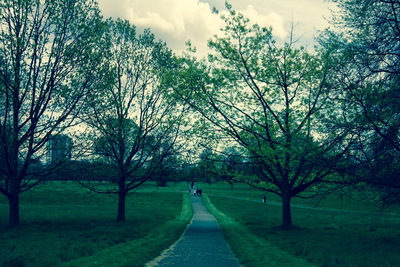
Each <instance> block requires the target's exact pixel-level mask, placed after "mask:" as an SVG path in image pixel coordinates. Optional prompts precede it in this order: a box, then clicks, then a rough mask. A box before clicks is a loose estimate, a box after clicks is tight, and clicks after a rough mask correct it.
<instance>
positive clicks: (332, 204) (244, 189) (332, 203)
mask: <svg viewBox="0 0 400 267" xmlns="http://www.w3.org/2000/svg"><path fill="white" fill-rule="evenodd" d="M200 187H201V188H202V189H203V191H204V192H205V193H208V194H210V195H220V196H229V197H237V198H243V199H247V200H258V201H261V200H262V198H263V195H264V194H265V192H264V191H261V190H257V189H255V188H252V187H250V186H248V185H246V184H240V183H236V184H234V185H233V189H231V185H230V184H228V183H216V184H211V185H210V184H205V183H201V184H200ZM266 196H267V201H274V202H281V199H280V197H279V196H277V195H275V194H272V193H266ZM292 204H295V205H305V206H310V207H323V208H336V209H346V210H357V211H368V212H378V213H379V212H381V211H382V205H381V203H380V202H379V201H378V200H377V195H376V194H374V193H373V192H369V193H368V194H366V192H357V191H352V192H347V193H346V194H339V193H334V194H328V195H323V196H319V197H317V198H314V199H302V198H293V199H292ZM385 211H387V212H396V213H400V206H399V205H397V206H390V207H388V208H387V209H386V210H385Z"/></svg>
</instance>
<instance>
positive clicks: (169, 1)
mask: <svg viewBox="0 0 400 267" xmlns="http://www.w3.org/2000/svg"><path fill="white" fill-rule="evenodd" d="M108 2H110V1H109V0H101V1H99V6H100V9H101V10H102V11H103V14H104V15H105V16H106V17H108V16H112V17H121V18H123V19H128V20H129V21H131V22H132V23H133V24H135V25H136V26H137V27H138V28H142V29H143V28H150V29H151V30H152V32H154V33H155V34H156V35H157V37H158V38H160V39H162V40H164V41H166V42H167V44H168V46H169V47H171V48H172V49H174V50H175V51H177V52H180V51H183V50H184V49H185V42H186V41H187V40H191V41H192V44H193V45H194V46H196V47H197V48H198V50H199V52H200V53H202V54H204V53H205V51H206V49H207V40H208V39H209V38H210V37H211V36H212V35H213V34H215V33H216V32H217V31H218V29H219V28H220V25H221V21H220V19H219V16H218V15H215V14H213V13H212V12H211V8H210V6H209V4H208V3H201V2H198V0H147V1H135V0H117V1H113V4H112V5H110V3H108ZM116 7H118V8H119V11H118V9H117V8H116Z"/></svg>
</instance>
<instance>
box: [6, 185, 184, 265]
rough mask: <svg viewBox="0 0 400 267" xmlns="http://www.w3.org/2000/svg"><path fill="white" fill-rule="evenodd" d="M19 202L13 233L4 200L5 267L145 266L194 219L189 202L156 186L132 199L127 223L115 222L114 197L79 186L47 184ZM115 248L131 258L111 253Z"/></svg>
mask: <svg viewBox="0 0 400 267" xmlns="http://www.w3.org/2000/svg"><path fill="white" fill-rule="evenodd" d="M182 200H184V203H182ZM20 202H21V206H20V207H21V225H20V226H18V227H16V228H13V229H9V228H7V222H8V204H7V199H6V198H5V197H3V196H1V197H0V266H41V267H44V266H55V265H57V264H61V263H66V262H67V263H68V262H69V263H70V264H69V266H92V265H93V266H94V265H96V264H99V263H96V264H95V263H93V259H91V258H90V257H91V256H94V258H96V259H102V260H104V262H115V263H119V265H121V266H123V265H126V266H141V265H143V264H144V263H145V262H147V261H149V260H151V259H152V258H153V257H155V256H157V255H158V254H159V253H160V251H162V250H163V249H165V248H167V247H168V246H169V245H170V244H171V243H173V242H174V240H176V239H177V238H178V237H179V236H180V234H181V233H182V231H183V230H184V228H185V227H186V224H187V223H188V222H189V220H190V217H191V209H190V202H189V201H188V198H187V196H185V195H183V194H182V193H176V192H166V191H165V190H164V191H162V190H161V191H160V190H157V188H156V187H151V186H147V190H144V191H139V192H134V193H132V194H130V195H129V196H128V197H127V206H126V211H127V212H126V218H127V220H126V221H125V222H116V221H115V217H116V212H117V198H116V197H115V196H111V195H101V194H96V193H93V192H90V191H88V190H85V189H82V188H80V186H79V185H77V184H74V183H67V182H64V183H62V182H49V183H45V184H43V185H40V186H38V187H36V188H34V189H32V190H31V191H28V192H25V193H23V194H22V195H21V201H20ZM182 204H184V209H182V207H183V205H182ZM164 232H165V234H164ZM160 233H162V234H160ZM136 241H137V242H136ZM136 243H137V244H136ZM125 244H126V245H125ZM124 246H125V247H124ZM112 248H117V251H118V253H120V254H121V251H124V249H125V251H126V253H125V254H126V255H120V254H118V255H117V254H115V253H109V251H107V250H110V249H112ZM103 251H104V253H102V252H103ZM113 254H115V255H113ZM124 258H126V260H124ZM79 259H87V260H80V261H79ZM73 260H75V261H73ZM77 260H78V261H77ZM106 265H107V264H106ZM106 265H105V266H106Z"/></svg>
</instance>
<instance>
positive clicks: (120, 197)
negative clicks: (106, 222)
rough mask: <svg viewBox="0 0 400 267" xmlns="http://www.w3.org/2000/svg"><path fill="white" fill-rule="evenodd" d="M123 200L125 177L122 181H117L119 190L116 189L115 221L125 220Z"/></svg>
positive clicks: (124, 198)
mask: <svg viewBox="0 0 400 267" xmlns="http://www.w3.org/2000/svg"><path fill="white" fill-rule="evenodd" d="M125 200H126V190H125V179H123V182H122V181H120V183H119V191H118V215H117V221H119V222H121V221H125Z"/></svg>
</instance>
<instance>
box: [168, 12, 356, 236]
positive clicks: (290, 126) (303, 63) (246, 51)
mask: <svg viewBox="0 0 400 267" xmlns="http://www.w3.org/2000/svg"><path fill="white" fill-rule="evenodd" d="M227 8H228V11H229V14H228V15H226V16H222V18H223V20H224V21H225V28H224V29H223V33H222V37H218V36H215V37H214V38H213V39H212V40H210V41H209V46H210V48H212V49H213V51H214V53H213V54H211V55H210V56H209V62H208V63H209V64H208V63H207V62H203V61H197V60H196V59H195V58H193V57H191V56H190V55H187V56H186V57H183V58H181V59H180V61H179V62H178V64H180V69H179V77H177V80H178V82H177V85H176V86H175V93H176V95H177V96H178V97H179V98H181V99H182V100H183V101H185V103H187V104H189V105H190V106H191V107H192V108H193V109H194V110H196V111H197V112H198V113H199V114H201V115H202V116H203V118H205V119H206V120H208V122H209V123H210V124H212V125H213V127H214V129H216V131H215V132H216V133H217V135H221V133H222V134H224V135H225V137H226V136H227V137H229V138H230V140H233V141H235V142H236V144H238V145H240V146H241V147H242V148H243V149H244V150H245V151H246V154H247V157H249V158H250V159H251V162H252V163H255V164H256V166H257V167H258V168H259V174H261V175H260V179H261V180H262V181H264V183H263V184H256V183H255V182H253V179H248V177H239V178H236V180H238V181H241V182H246V183H249V184H251V185H252V186H254V187H258V188H262V189H263V190H265V191H268V192H272V193H275V194H277V195H279V196H281V197H282V200H283V203H284V208H283V216H282V217H283V222H282V224H283V226H284V227H286V228H290V226H291V216H290V200H291V198H292V197H295V196H300V194H301V193H302V192H304V190H305V189H307V188H308V187H310V186H312V185H315V184H319V183H321V182H323V181H324V179H325V178H326V177H328V176H329V175H330V174H331V173H333V168H334V166H335V164H336V162H337V161H338V160H339V159H340V158H341V156H342V154H343V150H344V149H345V147H346V143H349V142H350V140H351V138H350V140H349V139H347V140H345V136H347V132H346V131H342V132H335V133H332V132H330V131H328V129H327V128H326V127H325V124H326V120H327V119H329V118H328V114H330V113H331V110H333V108H334V105H333V102H332V101H330V97H331V93H332V87H331V85H330V84H329V83H328V82H327V79H328V74H329V72H328V70H329V69H330V68H331V65H330V64H331V61H330V60H329V59H330V58H329V54H327V53H325V54H324V53H315V54H310V53H308V52H307V51H306V50H305V49H304V48H303V47H299V48H296V45H295V40H294V39H293V35H292V34H293V32H291V35H290V38H289V40H288V41H287V42H285V43H283V44H279V43H278V42H277V41H276V40H275V39H274V38H273V35H272V30H271V29H269V28H261V27H260V26H258V25H257V24H255V25H250V23H249V20H248V19H247V18H245V17H244V16H243V15H242V14H240V13H237V12H236V11H235V10H233V9H232V8H231V7H230V6H229V5H227ZM324 130H325V131H324ZM252 177H254V176H252ZM257 180H258V178H257Z"/></svg>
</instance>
